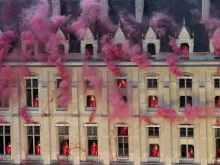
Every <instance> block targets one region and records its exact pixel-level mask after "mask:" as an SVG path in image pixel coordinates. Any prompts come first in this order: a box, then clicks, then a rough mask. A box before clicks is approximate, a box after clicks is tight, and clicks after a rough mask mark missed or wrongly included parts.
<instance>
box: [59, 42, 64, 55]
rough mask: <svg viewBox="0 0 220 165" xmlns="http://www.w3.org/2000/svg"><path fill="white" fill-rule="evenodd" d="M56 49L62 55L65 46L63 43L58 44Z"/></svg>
mask: <svg viewBox="0 0 220 165" xmlns="http://www.w3.org/2000/svg"><path fill="white" fill-rule="evenodd" d="M58 50H59V53H60V54H62V55H64V54H65V46H64V45H63V44H59V45H58Z"/></svg>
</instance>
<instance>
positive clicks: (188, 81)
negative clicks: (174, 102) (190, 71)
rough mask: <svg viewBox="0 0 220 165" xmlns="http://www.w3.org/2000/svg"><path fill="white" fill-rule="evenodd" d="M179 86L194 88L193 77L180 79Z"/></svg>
mask: <svg viewBox="0 0 220 165" xmlns="http://www.w3.org/2000/svg"><path fill="white" fill-rule="evenodd" d="M179 88H192V79H179Z"/></svg>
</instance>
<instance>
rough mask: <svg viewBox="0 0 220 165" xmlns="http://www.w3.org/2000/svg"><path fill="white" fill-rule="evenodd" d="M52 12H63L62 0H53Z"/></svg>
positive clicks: (55, 13)
mask: <svg viewBox="0 0 220 165" xmlns="http://www.w3.org/2000/svg"><path fill="white" fill-rule="evenodd" d="M52 13H53V15H60V13H61V6H60V0H52Z"/></svg>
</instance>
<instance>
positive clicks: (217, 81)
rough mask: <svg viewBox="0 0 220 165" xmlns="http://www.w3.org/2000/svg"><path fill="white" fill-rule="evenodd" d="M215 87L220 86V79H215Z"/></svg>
mask: <svg viewBox="0 0 220 165" xmlns="http://www.w3.org/2000/svg"><path fill="white" fill-rule="evenodd" d="M214 81H215V82H214V87H215V88H220V79H214Z"/></svg>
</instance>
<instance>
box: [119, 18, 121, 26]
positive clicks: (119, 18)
mask: <svg viewBox="0 0 220 165" xmlns="http://www.w3.org/2000/svg"><path fill="white" fill-rule="evenodd" d="M118 26H120V27H121V18H119V21H118Z"/></svg>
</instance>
